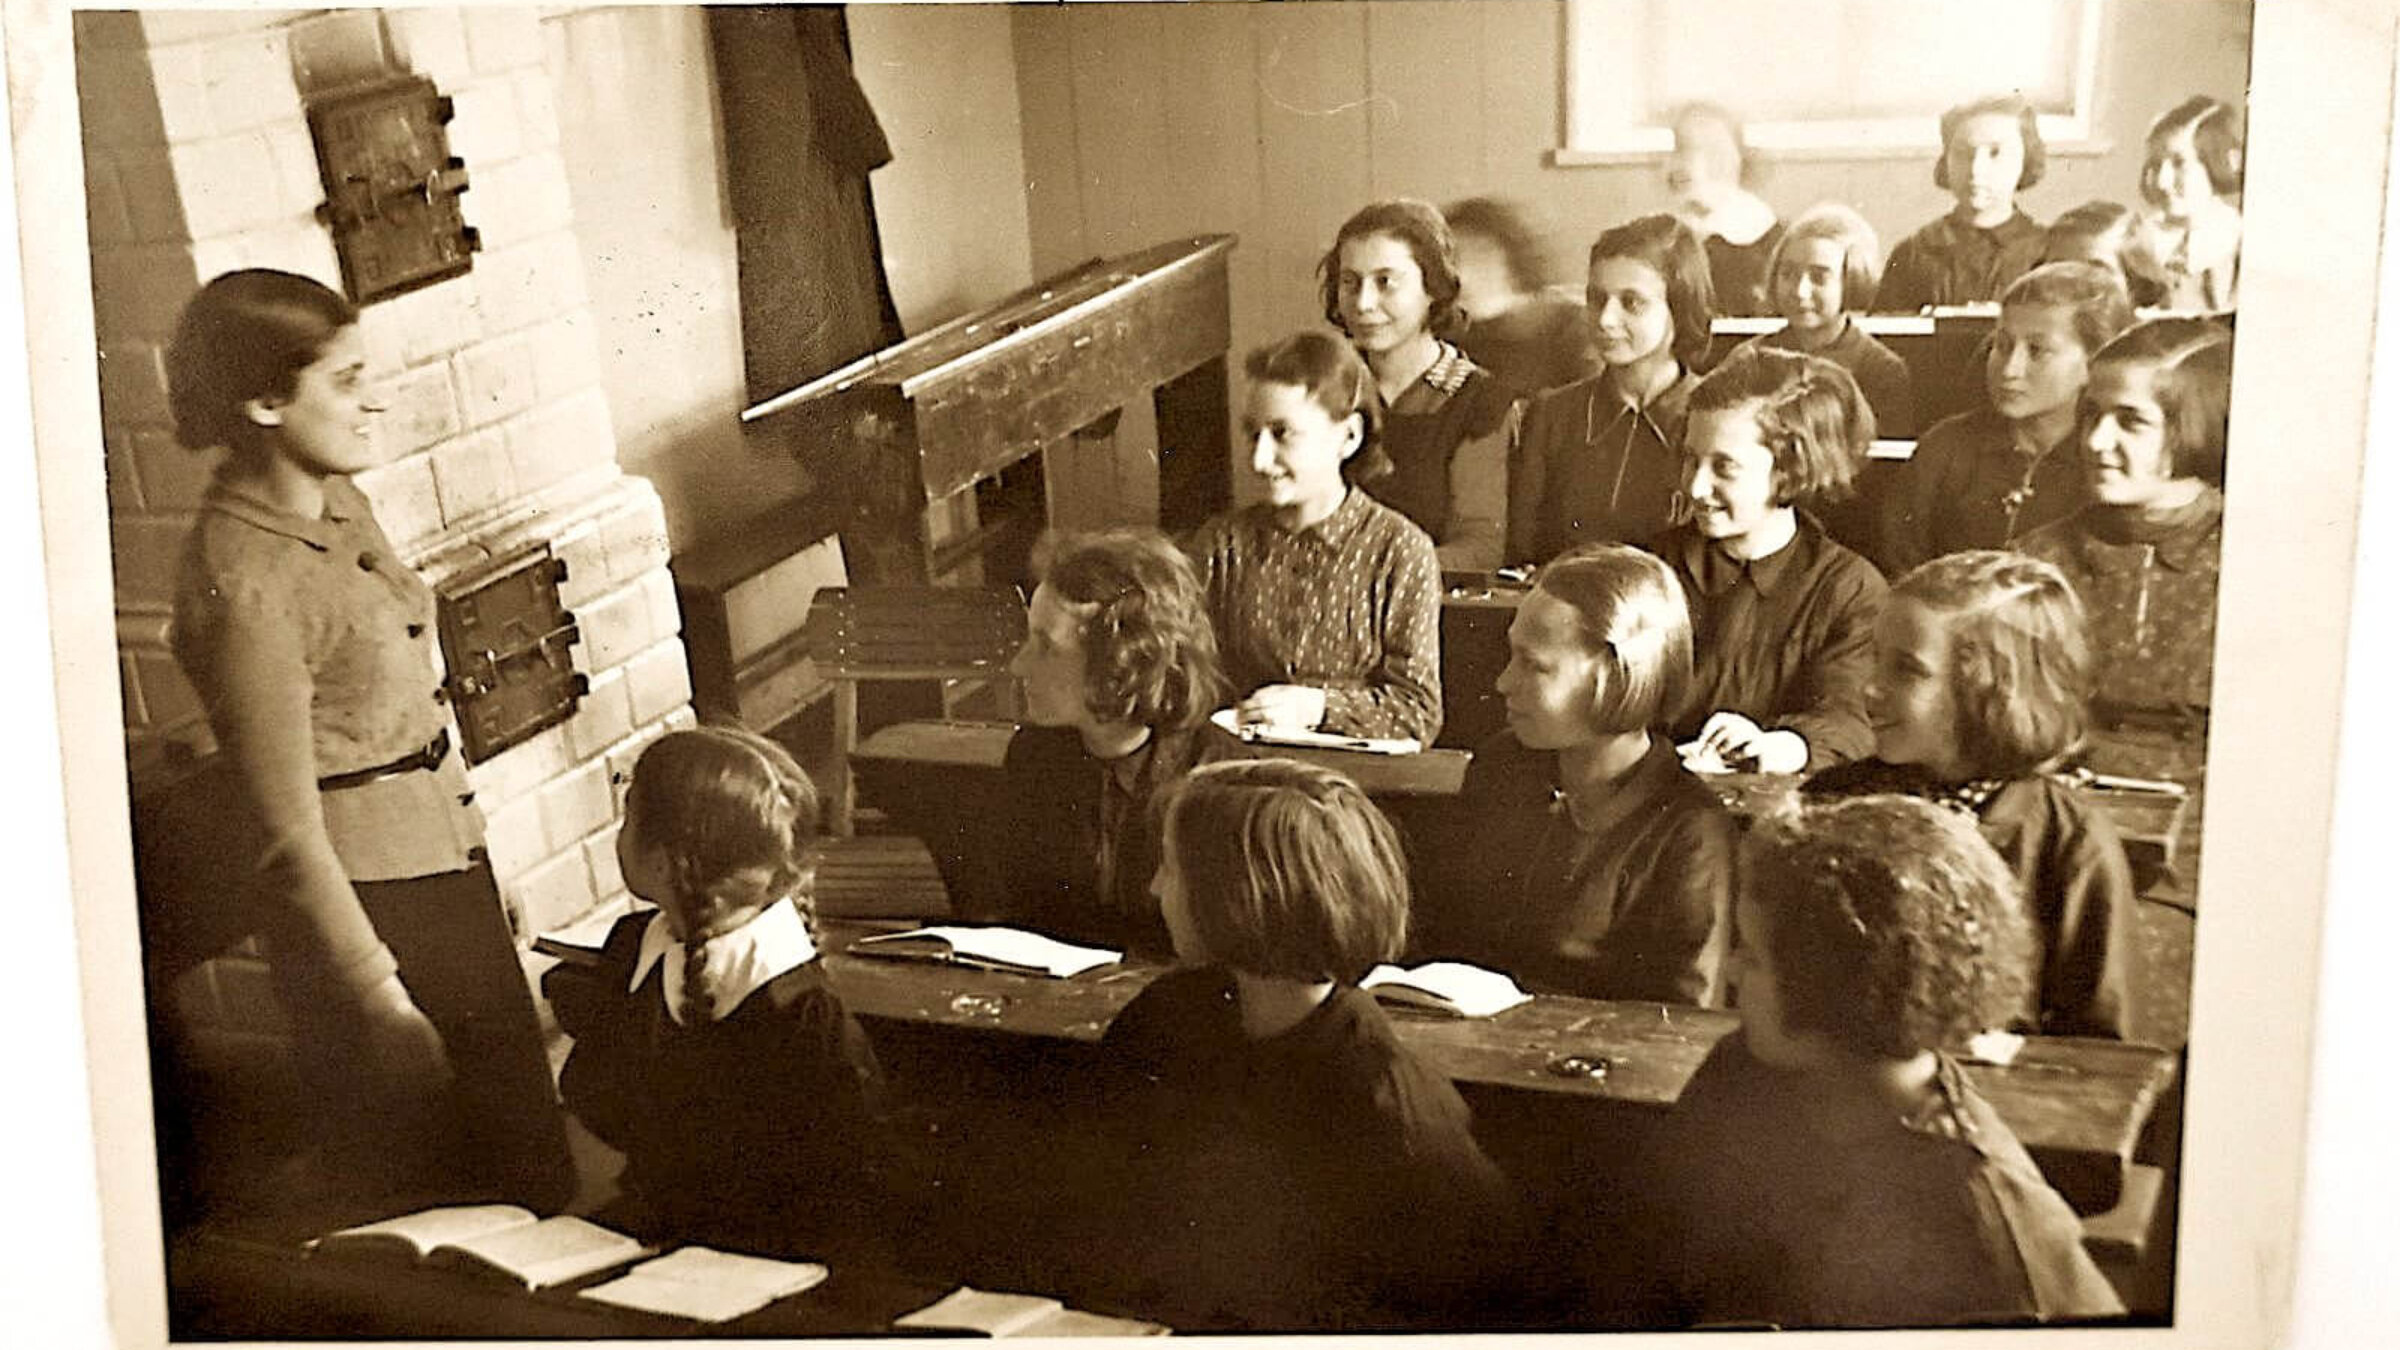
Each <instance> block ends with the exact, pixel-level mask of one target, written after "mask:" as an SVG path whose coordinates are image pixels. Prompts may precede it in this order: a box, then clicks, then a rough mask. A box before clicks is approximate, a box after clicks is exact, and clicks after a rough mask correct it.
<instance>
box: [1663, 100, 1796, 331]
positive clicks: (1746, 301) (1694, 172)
mask: <svg viewBox="0 0 2400 1350" xmlns="http://www.w3.org/2000/svg"><path fill="white" fill-rule="evenodd" d="M1673 131H1674V135H1675V149H1674V151H1673V152H1672V153H1670V154H1669V155H1668V156H1667V162H1666V174H1667V190H1668V191H1669V192H1672V193H1674V194H1675V214H1676V215H1677V216H1679V217H1681V218H1682V220H1683V222H1684V223H1685V224H1686V225H1689V226H1690V227H1691V229H1692V233H1693V234H1695V235H1698V236H1699V237H1700V242H1701V247H1702V248H1703V249H1705V250H1706V251H1707V253H1708V271H1709V279H1710V282H1711V289H1712V290H1713V291H1714V293H1715V295H1716V308H1717V312H1718V313H1719V314H1771V313H1773V312H1774V309H1773V297H1771V296H1770V295H1769V294H1768V293H1767V277H1768V272H1769V269H1770V268H1771V267H1772V265H1773V264H1772V262H1771V259H1772V258H1773V256H1774V252H1775V248H1776V245H1777V242H1778V241H1779V240H1780V239H1781V238H1782V235H1783V223H1782V222H1781V221H1779V220H1777V219H1776V218H1775V208H1774V207H1772V206H1769V205H1767V203H1766V201H1765V200H1764V199H1763V198H1761V197H1760V196H1759V195H1758V194H1757V193H1755V192H1753V191H1751V190H1750V189H1751V187H1752V185H1753V182H1754V180H1755V178H1756V173H1755V171H1756V168H1757V163H1756V161H1754V160H1752V159H1751V158H1750V147H1749V145H1748V143H1747V142H1745V141H1744V140H1743V138H1742V123H1741V119H1739V118H1737V117H1735V116H1734V115H1733V114H1732V113H1731V112H1729V111H1727V110H1726V109H1724V108H1721V107H1718V106H1717V105H1716V104H1713V103H1689V104H1686V105H1684V106H1683V107H1681V108H1679V109H1677V110H1676V112H1675V119H1674V126H1673Z"/></svg>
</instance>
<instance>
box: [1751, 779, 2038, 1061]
mask: <svg viewBox="0 0 2400 1350" xmlns="http://www.w3.org/2000/svg"><path fill="white" fill-rule="evenodd" d="M1739 866H1740V878H1741V881H1740V887H1741V889H1740V893H1741V894H1742V895H1744V896H1746V897H1748V898H1749V899H1750V900H1751V902H1752V904H1753V905H1754V906H1755V907H1756V908H1757V910H1758V911H1759V913H1760V916H1761V920H1762V922H1763V924H1764V926H1765V928H1766V945H1767V948H1768V951H1769V952H1770V953H1771V960H1772V962H1773V966H1774V970H1775V978H1776V993H1777V995H1778V996H1779V1001H1780V1002H1781V1004H1782V1007H1783V1016H1784V1020H1785V1022H1786V1023H1787V1024H1789V1026H1790V1028H1791V1029H1792V1030H1793V1031H1797V1032H1803V1033H1809V1032H1813V1033H1815V1034H1817V1035H1820V1036H1823V1037H1825V1038H1826V1039H1827V1040H1829V1041H1831V1042H1832V1043H1833V1044H1835V1045H1838V1046H1841V1047H1843V1048H1845V1049H1848V1050H1850V1051H1852V1052H1854V1053H1857V1054H1862V1055H1867V1056H1872V1057H1875V1058H1879V1059H1911V1058H1914V1057H1915V1056H1917V1055H1918V1054H1921V1053H1923V1052H1925V1051H1927V1050H1939V1049H1950V1048H1955V1047H1958V1046H1962V1045H1963V1044H1964V1043H1965V1042H1966V1041H1967V1039H1968V1038H1969V1037H1971V1036H1974V1035H1975V1034H1976V1033H1978V1032H1981V1031H1984V1030H1987V1029H1989V1028H1992V1027H1997V1026H2002V1025H2005V1024H2006V1023H2007V1022H2008V1021H2009V1020H2010V1019H2011V1018H2012V1017H2014V1016H2015V1015H2016V1014H2017V1012H2018V1011H2019V1010H2020V1009H2021V1008H2022V1007H2023V1006H2024V1001H2025V998H2026V996H2027V994H2028V992H2029V986H2030V982H2031V980H2032V965H2033V956H2034V949H2033V943H2032V932H2031V928H2030V926H2029V923H2028V920H2027V917H2026V915H2025V911H2024V908H2023V902H2022V901H2021V900H2020V899H2019V896H2018V887H2017V880H2016V877H2015V875H2014V874H2012V873H2011V872H2010V871H2009V868H2008V864H2007V863H2005V862H2003V861H2002V860H2001V858H2000V855H1999V854H1998V853H1996V852H1994V851H1993V849H1992V846H1991V844H1990V843H1988V842H1986V841H1985V839H1984V837H1983V835H1982V833H1981V832H1980V831H1979V830H1978V829H1977V828H1976V825H1975V822H1974V821H1973V820H1971V819H1970V818H1968V817H1967V816H1966V815H1965V814H1963V813H1961V812H1957V811H1953V810H1950V809H1948V808H1946V807H1942V806H1936V805H1934V804H1932V803H1930V802H1925V801H1920V800H1918V799H1915V798H1911V797H1901V796H1890V795H1879V796H1867V797H1852V798H1846V799H1840V800H1834V801H1823V802H1819V801H1807V802H1803V803H1802V804H1801V805H1799V806H1797V807H1795V808H1793V809H1792V810H1790V811H1788V812H1786V813H1784V814H1781V815H1775V816H1767V817H1761V818H1759V819H1757V820H1755V821H1754V822H1753V823H1752V824H1751V826H1750V828H1749V830H1748V831H1747V833H1746V835H1745V838H1744V841H1743V847H1742V849H1741V851H1740V863H1739Z"/></svg>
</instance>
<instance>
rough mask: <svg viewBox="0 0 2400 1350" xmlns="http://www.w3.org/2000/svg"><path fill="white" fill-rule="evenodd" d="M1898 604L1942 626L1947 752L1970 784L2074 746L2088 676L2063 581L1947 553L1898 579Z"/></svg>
mask: <svg viewBox="0 0 2400 1350" xmlns="http://www.w3.org/2000/svg"><path fill="white" fill-rule="evenodd" d="M1904 600H1906V601H1913V602H1915V603H1916V604H1919V605H1922V606H1924V607H1925V608H1926V609H1927V610H1928V611H1930V612H1931V613H1933V614H1936V615H1939V616H1940V617H1941V622H1942V629H1943V632H1944V633H1945V634H1946V635H1947V638H1948V642H1949V654H1950V660H1949V665H1950V700H1951V705H1952V707H1953V708H1955V709H1956V710H1957V715H1958V726H1957V729H1956V731H1955V733H1954V737H1953V742H1954V744H1955V745H1956V746H1957V749H1958V754H1959V758H1960V759H1961V761H1962V762H1963V763H1964V764H1965V766H1966V769H1967V772H1968V774H1969V775H1970V776H1972V777H1976V778H2023V777H2027V776H2029V775H2031V774H2036V773H2041V772H2045V771H2047V770H2049V769H2051V768H2053V767H2055V766H2056V765H2057V764H2058V763H2060V762H2061V761H2062V760H2064V759H2065V758H2066V757H2067V756H2068V755H2070V754H2072V753H2074V752H2075V751H2076V750H2077V749H2079V748H2080V747H2081V746H2082V744H2083V738H2084V733H2085V730H2086V719H2087V717H2088V710H2089V707H2090V704H2091V699H2092V693H2093V688H2094V679H2095V674H2096V672H2095V670H2094V667H2093V662H2092V649H2091V641H2090V637H2089V635H2088V632H2087V630H2086V628H2085V622H2084V612H2083V602H2082V601H2081V600H2080V599H2078V598H2077V597H2076V594H2075V588H2074V587H2073V586H2072V585H2071V584H2069V583H2068V581H2067V578H2066V575H2065V574H2064V573H2062V572H2060V571H2059V570H2058V569H2057V568H2056V567H2053V566H2051V565H2050V564H2049V563H2046V562H2042V561H2039V560H2037V559H2034V558H2028V557H2025V556H2024V555H2022V554H2017V553H2006V552H2001V551H1999V550H1994V549H1977V550H1971V551H1969V552H1965V553H1953V554H1949V555H1947V556H1944V557H1940V558H1935V559H1934V560H1932V561H1931V562H1928V563H1925V564H1923V565H1921V566H1919V567H1917V568H1916V569H1915V570H1913V571H1911V572H1909V573H1907V574H1906V575H1905V576H1903V577H1901V578H1900V580H1899V581H1898V582H1897V583H1895V584H1894V585H1893V587H1892V595H1891V603H1895V604H1896V603H1898V602H1900V601H1904Z"/></svg>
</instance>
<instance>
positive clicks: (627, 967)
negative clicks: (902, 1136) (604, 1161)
mask: <svg viewBox="0 0 2400 1350" xmlns="http://www.w3.org/2000/svg"><path fill="white" fill-rule="evenodd" d="M655 918H656V915H654V914H651V913H643V914H633V915H628V916H626V917H625V918H623V919H620V920H618V921H617V925H616V927H614V928H612V929H610V930H609V934H608V941H607V943H606V945H605V946H604V947H603V948H602V950H601V953H600V960H599V964H598V965H597V966H595V967H591V968H578V967H572V966H560V967H557V968H556V969H554V970H552V971H551V972H550V974H549V975H548V976H547V977H545V979H544V980H543V993H544V994H545V995H547V996H548V998H549V1000H550V1006H551V1008H552V1010H553V1011H554V1012H555V1013H556V1014H557V1016H558V1024H559V1026H560V1028H561V1029H562V1030H564V1031H565V1032H566V1033H567V1034H568V1035H569V1036H572V1037H573V1038H574V1039H575V1048H574V1051H573V1052H572V1053H571V1054H569V1055H568V1056H567V1063H566V1068H565V1069H564V1070H563V1071H562V1072H561V1073H560V1075H559V1091H560V1093H561V1095H562V1096H564V1097H565V1099H566V1102H567V1106H568V1107H569V1109H571V1110H573V1111H574V1112H575V1116H576V1118H577V1119H579V1120H581V1121H582V1122H583V1123H584V1124H585V1125H586V1126H587V1127H589V1128H590V1130H591V1131H592V1133H593V1134H595V1135H597V1136H599V1137H600V1139H601V1140H602V1141H603V1142H605V1143H607V1144H608V1145H609V1146H610V1147H612V1148H614V1149H617V1150H618V1151H619V1152H622V1153H623V1154H624V1155H625V1170H624V1172H623V1174H622V1175H621V1176H620V1178H619V1185H620V1186H621V1187H622V1189H623V1192H624V1195H623V1198H622V1200H621V1201H620V1203H619V1204H618V1205H617V1206H616V1207H615V1208H613V1209H611V1210H609V1211H607V1212H606V1213H605V1214H604V1215H603V1220H604V1221H605V1222H612V1223H614V1224H615V1225H616V1226H618V1227H621V1228H624V1229H626V1230H627V1231H630V1232H633V1233H635V1234H636V1235H637V1236H641V1237H643V1238H646V1239H650V1238H655V1239H659V1240H666V1241H682V1242H697V1243H702V1244H706V1245H710V1246H722V1247H726V1248H729V1249H732V1250H735V1251H745V1252H753V1253H758V1254H762V1255H770V1256H774V1255H780V1256H792V1257H809V1258H812V1259H822V1258H824V1257H826V1256H828V1255H848V1256H857V1255H865V1254H867V1253H869V1252H872V1251H874V1250H875V1248H876V1246H877V1243H878V1239H879V1238H880V1236H881V1233H882V1227H883V1223H882V1219H883V1216H882V1212H881V1204H882V1202H881V1197H880V1194H879V1177H880V1175H881V1172H882V1168H881V1166H880V1164H879V1163H878V1161H877V1158H876V1154H875V1151H874V1150H875V1147H876V1134H875V1131H874V1129H873V1126H872V1123H871V1122H872V1120H873V1117H874V1107H875V1102H876V1097H877V1092H878V1088H877V1073H876V1067H875V1059H874V1054H873V1052H872V1051H871V1050H870V1049H869V1048H868V1045H867V1040H866V1035H865V1033H864V1032H862V1031H861V1030H860V1029H859V1027H858V1024H857V1023H856V1022H854V1021H853V1020H851V1017H850V1015H849V1013H848V1012H847V1011H846V1010H845V1009H844V1008H843V1006H842V1000H841V998H840V996H839V995H837V994H836V993H835V992H834V989H833V985H832V983H831V981H830V980H829V979H828V978H827V976H826V973H825V965H824V962H823V961H821V960H812V961H808V962H806V963H805V964H802V965H800V966H797V967H794V968H793V969H791V970H788V971H786V972H784V973H783V974H781V975H778V976H776V977H775V978H773V979H772V980H769V981H768V982H767V983H765V984H763V985H761V986H759V987H758V988H757V989H756V990H754V991H752V992H751V994H750V996H749V997H748V998H746V999H744V1000H743V1001H742V1003H741V1004H740V1006H738V1007H736V1008H735V1009H734V1010H733V1011H732V1012H731V1013H730V1014H728V1015H727V1016H725V1017H723V1018H721V1019H719V1020H716V1021H713V1022H708V1023H706V1024H704V1025H699V1026H686V1025H684V1024H682V1023H680V1022H677V1021H675V1020H674V1018H672V1017H671V1016H669V1015H668V1012H667V1006H666V999H665V996H664V994H663V992H662V990H663V986H664V971H665V962H664V961H661V962H660V963H659V964H657V965H655V966H653V967H652V968H651V969H650V971H649V972H648V973H647V974H646V975H645V976H644V978H643V980H642V982H641V983H640V984H639V985H638V986H635V987H633V988H631V989H628V988H627V985H628V984H629V983H630V981H631V979H632V975H633V970H634V965H635V961H636V959H637V957H638V956H639V954H640V952H641V948H642V934H643V930H644V929H646V928H648V927H649V925H650V923H651V922H652V921H653V920H654V919H655ZM668 959H673V958H672V957H670V958H668Z"/></svg>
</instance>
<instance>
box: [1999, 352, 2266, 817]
mask: <svg viewBox="0 0 2400 1350" xmlns="http://www.w3.org/2000/svg"><path fill="white" fill-rule="evenodd" d="M2232 378H2233V334H2232V333H2231V331H2230V330H2228V329H2227V328H2226V327H2225V326H2224V325H2223V324H2222V323H2219V322H2216V321H2214V320H2210V319H2202V318H2196V317H2175V318H2162V319H2153V320H2151V321H2149V322H2147V323H2144V324H2140V325H2137V326H2136V327H2134V328H2132V329H2129V330H2127V332H2126V333H2125V334H2124V335H2123V336H2122V337H2119V338H2118V339H2117V340H2116V341H2114V342H2111V343H2110V344H2108V345H2107V346H2106V347H2103V348H2102V349H2101V350H2100V352H2099V354H2098V355H2097V356H2095V357H2094V358H2093V361H2092V379H2091V383H2090V385H2089V386H2087V387H2086V388H2085V390H2084V395H2083V407H2082V411H2081V414H2080V432H2081V442H2082V444H2081V451H2082V453H2081V454H2080V455H2079V456H2078V458H2079V459H2080V460H2081V461H2082V466H2083V469H2084V471H2085V473H2086V475H2087V476H2088V479H2089V483H2090V493H2091V496H2092V502H2091V504H2090V505H2089V506H2087V507H2085V508H2084V509H2083V510H2082V511H2081V512H2079V513H2077V514H2076V515H2074V516H2072V517H2069V518H2068V519H2066V520H2062V521H2060V522H2058V523H2057V524H2055V525H2053V526H2051V527H2049V528H2047V529H2044V530H2040V531H2036V532H2035V533H2034V534H2033V535H2031V536H2029V537H2028V538H2027V539H2026V540H2025V543H2024V549H2025V551H2026V552H2027V553H2030V554H2032V555H2033V556H2035V557H2037V558H2041V559H2043V560H2044V561H2046V562H2049V563H2051V564H2053V565H2055V566H2056V567H2057V568H2058V569H2059V571H2060V572H2062V573H2064V574H2065V575H2066V578H2067V581H2068V582H2069V584H2071V585H2073V586H2074V588H2075V592H2076V594H2077V595H2079V596H2081V597H2082V599H2083V605H2084V610H2085V612H2086V613H2087V614H2089V615H2090V616H2091V623H2092V636H2093V639H2094V642H2095V644H2096V647H2097V651H2096V653H2095V655H2096V658H2097V665H2098V676H2099V688H2098V693H2097V696H2096V697H2095V699H2094V702H2093V708H2092V713H2093V722H2094V744H2093V746H2092V748H2091V752H2090V754H2089V755H2088V756H2087V761H2088V763H2089V764H2090V765H2091V767H2093V768H2095V769H2100V770H2103V771H2105V772H2111V773H2122V774H2132V775H2135V776H2138V777H2148V778H2171V779H2174V780H2176V781H2178V782H2181V783H2183V784H2184V785H2185V786H2186V787H2187V788H2189V789H2191V790H2192V791H2193V792H2195V793H2197V792H2198V790H2199V788H2200V786H2201V779H2202V769H2203V767H2204V764H2205V759H2206V750H2207V744H2208V708H2209V688H2210V683H2211V681H2212V678H2213V676H2214V674H2215V660H2216V638H2217V570H2218V555H2219V553H2220V551H2221V549H2222V547H2223V540H2224V518H2225V494H2224V491H2223V484H2224V481H2225V439H2226V409H2227V400H2228V397H2229V394H2230V388H2231V384H2232ZM2191 805H2192V806H2193V807H2194V808H2196V807H2197V806H2198V805H2199V803H2198V802H2197V800H2195V801H2194V802H2192V803H2191Z"/></svg>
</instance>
